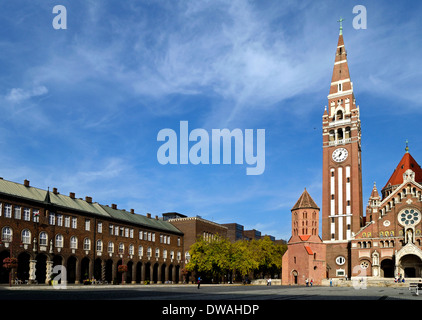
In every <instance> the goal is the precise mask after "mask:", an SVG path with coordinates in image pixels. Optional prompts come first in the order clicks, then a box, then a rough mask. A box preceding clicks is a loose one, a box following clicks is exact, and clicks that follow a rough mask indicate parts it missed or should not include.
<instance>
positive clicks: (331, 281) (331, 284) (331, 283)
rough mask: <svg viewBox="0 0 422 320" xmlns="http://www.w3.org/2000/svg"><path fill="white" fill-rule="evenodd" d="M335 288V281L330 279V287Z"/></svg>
mask: <svg viewBox="0 0 422 320" xmlns="http://www.w3.org/2000/svg"><path fill="white" fill-rule="evenodd" d="M332 286H333V279H331V278H330V287H332Z"/></svg>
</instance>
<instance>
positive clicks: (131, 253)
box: [129, 244, 135, 256]
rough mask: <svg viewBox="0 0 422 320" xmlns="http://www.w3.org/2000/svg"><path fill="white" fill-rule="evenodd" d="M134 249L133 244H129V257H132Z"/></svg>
mask: <svg viewBox="0 0 422 320" xmlns="http://www.w3.org/2000/svg"><path fill="white" fill-rule="evenodd" d="M134 251H135V250H134V247H133V244H130V245H129V254H130V255H131V256H133V253H134Z"/></svg>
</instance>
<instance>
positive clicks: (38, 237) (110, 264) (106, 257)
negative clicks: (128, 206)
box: [0, 179, 184, 283]
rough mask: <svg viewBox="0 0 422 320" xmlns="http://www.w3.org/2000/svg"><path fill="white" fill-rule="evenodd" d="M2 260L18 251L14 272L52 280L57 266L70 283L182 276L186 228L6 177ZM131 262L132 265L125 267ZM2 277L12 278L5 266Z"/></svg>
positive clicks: (1, 187)
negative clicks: (182, 230)
mask: <svg viewBox="0 0 422 320" xmlns="http://www.w3.org/2000/svg"><path fill="white" fill-rule="evenodd" d="M0 231H1V242H0V261H3V259H4V258H6V257H10V256H12V257H15V258H18V267H17V268H16V269H15V270H13V277H14V278H17V279H19V280H20V281H22V282H23V283H26V282H28V283H48V282H49V281H50V280H52V279H53V277H54V276H55V275H54V274H53V270H54V266H56V265H63V266H64V267H65V268H66V280H67V283H81V282H83V281H84V280H85V279H96V280H99V281H102V282H103V283H105V282H107V283H119V282H121V281H123V282H126V283H144V282H145V281H147V282H152V283H165V282H172V283H175V282H181V281H182V268H183V266H184V257H183V256H184V255H183V251H184V247H183V246H184V244H183V233H182V232H181V231H180V230H178V229H177V228H176V227H175V226H173V225H172V224H171V223H169V222H166V221H162V220H160V219H158V217H155V218H153V217H151V215H150V214H148V215H147V216H144V215H140V214H136V213H135V212H134V210H130V211H126V210H122V209H118V208H117V205H115V204H112V205H110V206H108V205H102V204H99V203H97V202H93V200H92V198H91V197H85V199H82V198H77V197H76V196H75V194H74V193H72V192H71V193H70V194H69V195H68V196H66V195H62V194H60V193H59V192H58V190H57V189H56V188H54V189H53V190H52V191H49V190H42V189H39V188H36V187H33V186H31V185H30V183H29V181H28V180H25V181H24V183H23V184H20V183H16V182H11V181H7V180H4V179H0ZM119 265H126V266H127V272H124V273H123V274H122V273H120V272H119V270H118V269H119V268H118V267H119ZM0 281H1V282H3V283H4V282H8V273H7V272H6V269H4V268H0Z"/></svg>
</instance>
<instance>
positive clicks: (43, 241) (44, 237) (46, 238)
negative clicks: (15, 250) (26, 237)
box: [40, 231, 48, 246]
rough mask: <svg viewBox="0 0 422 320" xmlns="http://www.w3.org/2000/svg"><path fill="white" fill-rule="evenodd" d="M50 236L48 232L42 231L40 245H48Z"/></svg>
mask: <svg viewBox="0 0 422 320" xmlns="http://www.w3.org/2000/svg"><path fill="white" fill-rule="evenodd" d="M47 240H48V236H47V233H46V232H44V231H43V232H41V233H40V246H46V245H47Z"/></svg>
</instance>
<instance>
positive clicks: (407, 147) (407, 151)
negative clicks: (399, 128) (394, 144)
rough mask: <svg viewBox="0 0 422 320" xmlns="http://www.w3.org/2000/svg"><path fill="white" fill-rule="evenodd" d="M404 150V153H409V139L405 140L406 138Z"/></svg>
mask: <svg viewBox="0 0 422 320" xmlns="http://www.w3.org/2000/svg"><path fill="white" fill-rule="evenodd" d="M404 150H406V153H409V141H407V139H406V148H405V149H404Z"/></svg>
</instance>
